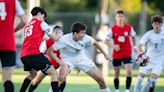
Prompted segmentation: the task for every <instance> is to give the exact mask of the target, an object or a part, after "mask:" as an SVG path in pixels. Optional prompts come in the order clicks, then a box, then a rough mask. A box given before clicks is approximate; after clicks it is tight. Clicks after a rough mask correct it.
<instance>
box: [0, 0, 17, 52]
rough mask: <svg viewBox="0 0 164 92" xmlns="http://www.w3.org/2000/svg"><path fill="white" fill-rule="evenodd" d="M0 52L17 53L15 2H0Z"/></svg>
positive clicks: (1, 0) (12, 0)
mask: <svg viewBox="0 0 164 92" xmlns="http://www.w3.org/2000/svg"><path fill="white" fill-rule="evenodd" d="M0 6H1V7H0V39H1V40H0V50H8V51H16V46H15V39H14V18H15V12H16V2H15V0H0Z"/></svg>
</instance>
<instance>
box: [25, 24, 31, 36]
mask: <svg viewBox="0 0 164 92" xmlns="http://www.w3.org/2000/svg"><path fill="white" fill-rule="evenodd" d="M32 29H33V25H30V26H28V27H26V28H25V31H24V32H25V33H24V37H25V38H26V37H29V36H31V35H32Z"/></svg>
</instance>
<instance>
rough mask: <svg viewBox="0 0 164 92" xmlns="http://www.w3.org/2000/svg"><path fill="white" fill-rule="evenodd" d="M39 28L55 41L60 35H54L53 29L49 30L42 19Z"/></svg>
mask: <svg viewBox="0 0 164 92" xmlns="http://www.w3.org/2000/svg"><path fill="white" fill-rule="evenodd" d="M41 28H42V30H43V31H44V32H45V33H46V34H47V35H48V36H49V37H50V39H52V40H53V41H57V40H58V39H59V38H60V37H61V35H55V34H54V33H53V30H50V27H49V25H48V24H47V23H46V22H44V21H43V22H42V23H41Z"/></svg>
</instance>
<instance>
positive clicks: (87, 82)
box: [0, 69, 164, 92]
mask: <svg viewBox="0 0 164 92" xmlns="http://www.w3.org/2000/svg"><path fill="white" fill-rule="evenodd" d="M125 73H126V72H125V70H123V71H122V72H121V75H122V76H121V77H120V90H124V89H125V80H126V79H125V78H126V77H125V76H124V75H125ZM134 73H135V74H134V75H133V81H132V87H131V91H132V90H133V87H134V84H135V82H136V77H137V76H136V75H137V71H136V70H135V71H134ZM27 74H28V73H26V72H24V71H23V69H16V70H15V71H14V75H13V81H14V83H15V85H16V92H19V89H20V86H21V84H22V82H23V80H24V78H25V77H26V75H27ZM112 74H113V73H112V72H110V73H109V77H105V81H106V83H107V85H108V87H110V88H111V89H112V92H113V91H114V86H113V76H112ZM162 75H163V73H162ZM146 79H147V77H146V78H145V79H144V81H146ZM49 87H50V77H46V78H45V79H44V80H43V81H42V83H41V84H40V85H39V87H38V88H37V89H36V91H35V92H47V90H48V88H49ZM0 90H3V84H2V77H1V73H0ZM88 90H89V91H88ZM161 90H164V77H160V78H159V79H158V80H157V87H156V91H157V92H162V91H161ZM1 92H3V91H1ZM65 92H99V87H98V85H97V83H96V82H95V81H94V80H93V79H92V78H90V77H89V76H86V74H85V73H83V72H81V73H80V74H79V75H77V73H76V72H75V71H73V72H72V73H71V74H70V75H69V76H68V78H67V86H66V89H65Z"/></svg>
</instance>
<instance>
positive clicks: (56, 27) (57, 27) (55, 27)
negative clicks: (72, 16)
mask: <svg viewBox="0 0 164 92" xmlns="http://www.w3.org/2000/svg"><path fill="white" fill-rule="evenodd" d="M55 29H61V30H62V31H63V28H62V27H60V26H58V25H56V26H54V28H53V31H55Z"/></svg>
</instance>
